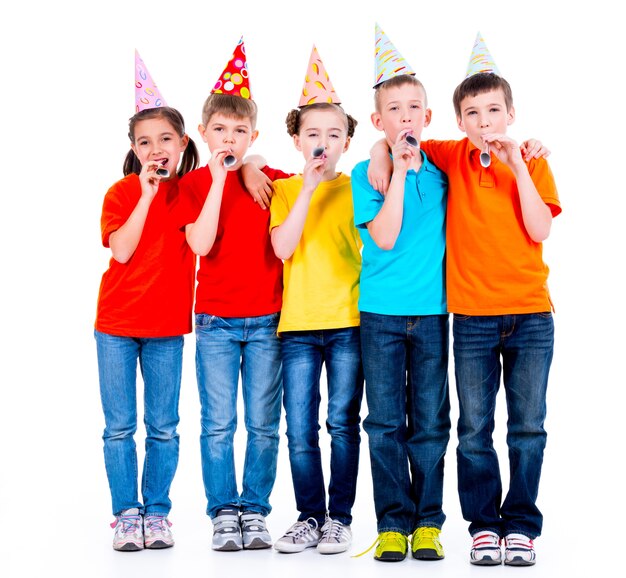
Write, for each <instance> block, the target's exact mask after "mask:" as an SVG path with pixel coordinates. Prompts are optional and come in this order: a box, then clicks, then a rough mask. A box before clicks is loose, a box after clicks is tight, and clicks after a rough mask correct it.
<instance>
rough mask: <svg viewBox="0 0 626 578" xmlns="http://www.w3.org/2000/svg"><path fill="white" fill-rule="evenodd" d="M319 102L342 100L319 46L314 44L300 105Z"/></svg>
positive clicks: (337, 102) (338, 102) (339, 102)
mask: <svg viewBox="0 0 626 578" xmlns="http://www.w3.org/2000/svg"><path fill="white" fill-rule="evenodd" d="M319 102H333V103H335V104H341V100H339V97H338V96H337V93H336V92H335V89H334V87H333V83H332V82H331V81H330V78H329V77H328V72H326V68H325V66H324V63H323V62H322V59H321V58H320V55H319V54H318V53H317V48H315V45H313V50H311V57H310V58H309V67H308V68H307V72H306V76H305V77H304V86H303V87H302V94H301V95H300V102H299V103H298V106H299V107H300V106H306V105H307V104H316V103H319Z"/></svg>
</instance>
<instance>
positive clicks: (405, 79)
mask: <svg viewBox="0 0 626 578" xmlns="http://www.w3.org/2000/svg"><path fill="white" fill-rule="evenodd" d="M405 84H411V85H413V86H418V87H420V88H421V89H422V90H423V91H424V106H428V96H427V95H426V89H425V88H424V85H423V84H422V83H421V82H420V81H419V80H418V79H417V78H416V77H415V76H413V75H411V74H400V75H398V76H393V77H392V78H390V79H389V80H385V82H381V83H380V84H379V85H378V86H376V88H375V91H374V106H375V107H376V112H380V93H381V92H382V91H383V90H386V89H388V88H395V87H398V86H404V85H405Z"/></svg>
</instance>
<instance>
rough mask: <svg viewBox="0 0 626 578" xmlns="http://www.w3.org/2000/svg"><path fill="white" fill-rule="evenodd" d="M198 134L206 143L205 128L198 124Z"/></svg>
mask: <svg viewBox="0 0 626 578" xmlns="http://www.w3.org/2000/svg"><path fill="white" fill-rule="evenodd" d="M198 132H199V133H200V136H201V137H202V140H203V141H204V142H207V140H206V126H204V125H203V124H199V125H198Z"/></svg>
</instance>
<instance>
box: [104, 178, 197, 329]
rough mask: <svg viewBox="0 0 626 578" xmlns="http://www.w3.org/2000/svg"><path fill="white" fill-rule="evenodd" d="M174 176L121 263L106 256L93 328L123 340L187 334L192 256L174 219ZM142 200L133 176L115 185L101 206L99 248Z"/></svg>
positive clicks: (176, 198)
mask: <svg viewBox="0 0 626 578" xmlns="http://www.w3.org/2000/svg"><path fill="white" fill-rule="evenodd" d="M178 184H179V180H178V177H174V178H173V179H171V180H169V181H163V182H161V184H160V186H159V190H158V191H157V194H156V196H155V197H154V199H153V200H152V203H151V205H150V209H149V211H148V216H147V217H146V222H145V224H144V228H143V232H142V234H141V239H140V240H139V244H138V245H137V249H136V250H135V252H134V254H133V256H132V257H131V258H130V259H129V260H128V262H126V263H124V264H122V263H119V262H118V261H116V260H115V259H113V258H111V261H110V263H109V268H108V269H107V271H106V272H105V273H104V275H103V276H102V282H101V283H100V294H99V297H98V309H97V317H96V324H95V327H96V329H97V330H98V331H100V332H102V333H108V334H110V335H121V336H126V337H170V336H174V335H182V334H184V333H190V332H191V329H192V324H191V309H192V304H193V285H194V273H195V255H194V254H193V252H192V251H191V249H190V248H189V245H188V244H187V241H186V239H185V234H184V232H183V231H181V230H180V227H179V226H178V223H177V221H176V219H175V214H176V213H175V207H176V205H177V204H178V201H179V193H178ZM140 197H141V184H140V182H139V177H138V176H137V175H135V174H132V175H128V176H127V177H125V178H124V179H122V180H121V181H118V182H117V183H115V184H114V185H113V186H112V187H111V188H110V189H109V191H108V192H107V194H106V196H105V198H104V204H103V207H102V219H101V229H102V244H103V245H104V246H105V247H108V246H109V236H110V235H111V233H113V232H115V231H116V230H117V229H119V228H120V227H121V226H122V225H123V224H124V223H125V222H126V221H127V220H128V217H129V216H130V214H131V213H132V212H133V210H134V208H135V207H136V205H137V202H138V201H139V198H140Z"/></svg>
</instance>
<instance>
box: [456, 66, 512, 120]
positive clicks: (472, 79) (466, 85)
mask: <svg viewBox="0 0 626 578" xmlns="http://www.w3.org/2000/svg"><path fill="white" fill-rule="evenodd" d="M499 88H501V89H502V93H503V94H504V102H505V104H506V110H507V112H508V111H509V110H511V107H512V106H513V92H512V91H511V85H510V84H509V83H508V82H507V81H506V80H505V79H504V78H502V77H501V76H498V75H497V74H493V73H492V72H479V73H478V74H473V75H472V76H468V77H467V78H466V79H465V80H464V81H463V82H461V84H459V85H458V86H457V87H456V88H455V89H454V95H453V96H452V103H453V104H454V112H455V114H456V116H457V117H458V118H461V102H463V99H464V98H466V97H467V96H476V95H477V94H482V93H483V92H490V91H492V90H498V89H499Z"/></svg>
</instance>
